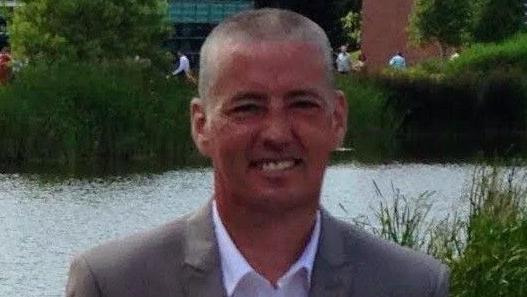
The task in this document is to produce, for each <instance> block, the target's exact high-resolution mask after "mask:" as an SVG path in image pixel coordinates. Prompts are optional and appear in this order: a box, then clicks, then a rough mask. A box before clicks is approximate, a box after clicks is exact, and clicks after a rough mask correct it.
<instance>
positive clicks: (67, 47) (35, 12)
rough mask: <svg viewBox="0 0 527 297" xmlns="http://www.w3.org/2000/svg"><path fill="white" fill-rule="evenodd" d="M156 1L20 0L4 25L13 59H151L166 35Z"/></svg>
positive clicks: (163, 5)
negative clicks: (11, 16)
mask: <svg viewBox="0 0 527 297" xmlns="http://www.w3.org/2000/svg"><path fill="white" fill-rule="evenodd" d="M165 15H166V2H164V1H162V0H140V1H136V0H74V1H72V0H25V1H24V4H23V5H21V6H20V7H18V8H17V9H16V10H15V13H14V16H13V20H12V25H11V26H9V30H10V42H11V45H12V49H13V52H14V54H15V55H16V56H17V57H25V58H29V59H30V60H32V61H39V60H42V59H44V60H46V61H57V60H62V59H70V60H76V61H100V60H102V59H115V58H117V59H122V58H125V57H133V56H135V55H140V56H142V57H152V56H155V55H156V54H157V52H158V51H159V49H160V46H161V41H162V38H163V36H164V34H165V33H166V32H167V28H168V27H167V24H166V19H167V18H166V16H165Z"/></svg>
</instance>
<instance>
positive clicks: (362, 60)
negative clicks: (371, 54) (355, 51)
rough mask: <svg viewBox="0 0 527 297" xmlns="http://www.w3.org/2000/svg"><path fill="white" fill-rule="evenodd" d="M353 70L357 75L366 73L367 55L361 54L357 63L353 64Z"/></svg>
mask: <svg viewBox="0 0 527 297" xmlns="http://www.w3.org/2000/svg"><path fill="white" fill-rule="evenodd" d="M352 70H353V71H354V72H357V73H362V72H366V55H365V54H363V53H361V54H360V55H359V57H358V59H357V61H354V62H353V65H352Z"/></svg>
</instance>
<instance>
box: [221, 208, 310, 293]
mask: <svg viewBox="0 0 527 297" xmlns="http://www.w3.org/2000/svg"><path fill="white" fill-rule="evenodd" d="M212 220H213V223H214V232H215V234H216V238H217V240H218V247H219V252H220V259H221V261H220V262H221V270H222V273H223V285H224V287H225V290H226V291H227V296H228V297H307V296H308V293H309V288H310V284H311V273H312V271H313V263H314V261H315V254H316V251H317V248H318V241H319V237H320V212H317V218H316V223H315V227H314V228H313V232H312V234H311V239H310V240H309V243H308V244H307V246H306V247H305V249H304V251H303V253H302V255H301V256H300V258H298V260H297V261H296V262H295V263H294V264H293V265H292V266H291V267H290V268H289V270H288V271H287V272H286V273H285V274H284V275H283V276H282V277H280V278H279V279H278V281H277V283H276V287H274V286H273V285H272V284H271V283H270V282H269V281H268V280H267V279H265V278H264V277H263V276H261V275H260V274H259V273H258V272H256V271H255V270H254V269H253V268H252V267H251V265H250V264H249V263H248V262H247V260H246V259H245V258H244V257H243V255H242V254H241V253H240V251H239V250H238V248H237V247H236V245H235V244H234V242H233V241H232V239H231V237H230V236H229V233H228V232H227V230H226V229H225V226H224V225H223V223H222V221H221V218H220V216H219V214H218V209H217V207H216V201H213V208H212Z"/></svg>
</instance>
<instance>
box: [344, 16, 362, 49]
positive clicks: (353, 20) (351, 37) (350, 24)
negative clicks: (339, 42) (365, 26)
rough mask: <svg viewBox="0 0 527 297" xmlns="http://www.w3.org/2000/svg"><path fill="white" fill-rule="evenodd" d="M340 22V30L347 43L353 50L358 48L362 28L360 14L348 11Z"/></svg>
mask: <svg viewBox="0 0 527 297" xmlns="http://www.w3.org/2000/svg"><path fill="white" fill-rule="evenodd" d="M340 22H341V23H342V29H343V30H344V34H345V35H346V39H347V42H348V43H350V44H351V45H352V46H353V47H354V48H358V47H360V43H361V40H360V37H361V26H362V20H361V14H360V13H358V12H353V11H350V12H348V14H347V15H346V16H344V17H343V18H341V19H340Z"/></svg>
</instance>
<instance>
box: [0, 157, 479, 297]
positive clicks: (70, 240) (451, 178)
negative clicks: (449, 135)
mask: <svg viewBox="0 0 527 297" xmlns="http://www.w3.org/2000/svg"><path fill="white" fill-rule="evenodd" d="M472 169H473V166H472V165H422V164H410V165H408V164H406V165H387V166H364V165H353V164H345V165H336V166H332V167H331V168H330V169H329V170H328V173H327V175H326V180H325V184H324V188H323V194H322V204H323V205H324V206H325V207H326V208H328V209H329V210H330V212H332V213H333V214H334V215H336V216H338V217H341V218H343V219H347V220H349V219H351V218H352V217H356V216H358V215H366V216H371V213H372V210H371V209H370V206H371V205H373V204H375V203H376V201H378V200H377V199H378V198H377V197H376V196H375V191H374V187H373V183H372V181H374V180H375V181H376V182H377V184H378V185H379V186H380V188H381V190H382V191H383V192H384V193H385V195H386V196H390V194H391V184H392V183H393V184H394V185H395V186H396V187H398V188H400V189H401V191H402V192H403V193H405V194H408V195H416V194H418V193H420V192H423V191H427V190H428V191H436V192H437V193H436V194H435V196H434V199H435V201H436V204H435V210H434V211H435V213H434V215H436V216H441V215H442V214H445V213H446V212H448V211H449V210H450V209H452V208H453V207H454V206H460V205H461V206H463V203H462V202H461V201H459V196H460V193H461V191H462V189H463V185H464V182H465V180H468V178H469V177H470V174H471V172H472ZM211 179H212V175H211V171H210V169H201V170H200V169H195V170H181V171H170V172H166V173H162V174H154V175H131V176H127V177H113V178H104V179H101V178H91V179H65V180H51V181H49V180H47V181H43V180H42V179H40V178H39V177H38V176H27V175H24V176H22V175H16V174H9V175H0V236H1V238H0V296H22V295H23V296H30V297H31V296H35V297H36V296H62V295H63V290H64V285H65V281H66V274H67V269H68V263H69V260H70V259H71V257H72V255H74V254H75V253H78V252H80V251H83V250H85V249H87V248H89V247H92V246H94V245H96V244H98V243H101V242H103V241H105V240H108V239H110V238H114V237H119V236H123V235H126V234H130V233H133V232H137V231H140V230H145V229H148V228H151V227H153V226H156V225H159V224H162V223H163V222H166V221H169V220H171V219H174V218H176V217H179V216H181V215H182V214H184V213H187V212H190V211H191V210H193V209H196V208H197V207H199V206H200V205H202V204H204V203H205V202H206V201H207V200H208V199H209V197H210V194H211V184H210V182H211Z"/></svg>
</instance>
